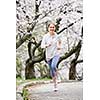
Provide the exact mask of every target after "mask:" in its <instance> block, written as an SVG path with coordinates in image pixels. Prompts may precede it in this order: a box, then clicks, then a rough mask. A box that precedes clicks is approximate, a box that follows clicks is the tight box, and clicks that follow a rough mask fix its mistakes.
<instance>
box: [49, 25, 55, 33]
mask: <svg viewBox="0 0 100 100" xmlns="http://www.w3.org/2000/svg"><path fill="white" fill-rule="evenodd" d="M48 31H49V32H50V33H51V34H52V33H54V32H55V25H54V24H50V25H49V28H48Z"/></svg>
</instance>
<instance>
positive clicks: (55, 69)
mask: <svg viewBox="0 0 100 100" xmlns="http://www.w3.org/2000/svg"><path fill="white" fill-rule="evenodd" d="M59 58H60V57H59V56H55V57H54V58H53V59H52V62H51V68H52V71H53V73H52V74H53V75H52V79H53V82H54V88H57V63H58V61H59Z"/></svg>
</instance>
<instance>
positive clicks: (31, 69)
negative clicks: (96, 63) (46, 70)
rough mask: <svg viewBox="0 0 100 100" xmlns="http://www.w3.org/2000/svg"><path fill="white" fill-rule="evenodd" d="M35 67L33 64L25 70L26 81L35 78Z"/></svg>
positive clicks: (27, 65) (28, 65)
mask: <svg viewBox="0 0 100 100" xmlns="http://www.w3.org/2000/svg"><path fill="white" fill-rule="evenodd" d="M33 66H34V65H32V64H26V68H25V78H26V79H32V78H35V70H34V67H33Z"/></svg>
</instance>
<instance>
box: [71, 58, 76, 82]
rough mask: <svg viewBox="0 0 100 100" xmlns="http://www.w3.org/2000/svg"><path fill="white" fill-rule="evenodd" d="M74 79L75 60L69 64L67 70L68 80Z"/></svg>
mask: <svg viewBox="0 0 100 100" xmlns="http://www.w3.org/2000/svg"><path fill="white" fill-rule="evenodd" d="M75 79H76V63H75V60H73V61H72V62H71V65H70V69H69V80H75Z"/></svg>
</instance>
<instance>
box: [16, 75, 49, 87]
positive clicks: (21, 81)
mask: <svg viewBox="0 0 100 100" xmlns="http://www.w3.org/2000/svg"><path fill="white" fill-rule="evenodd" d="M49 80H51V78H37V79H36V78H33V79H28V80H22V79H21V78H20V77H18V78H16V85H20V84H23V83H27V82H30V81H49Z"/></svg>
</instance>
